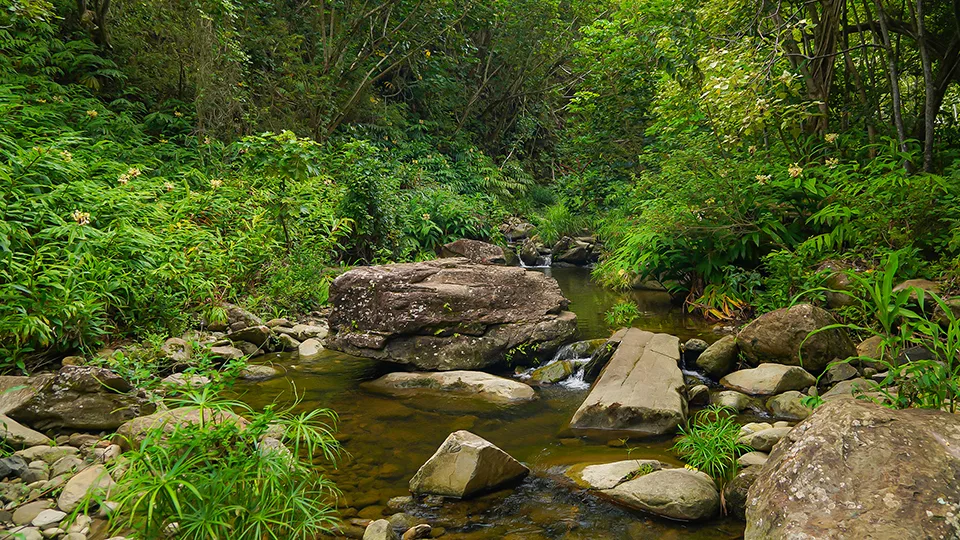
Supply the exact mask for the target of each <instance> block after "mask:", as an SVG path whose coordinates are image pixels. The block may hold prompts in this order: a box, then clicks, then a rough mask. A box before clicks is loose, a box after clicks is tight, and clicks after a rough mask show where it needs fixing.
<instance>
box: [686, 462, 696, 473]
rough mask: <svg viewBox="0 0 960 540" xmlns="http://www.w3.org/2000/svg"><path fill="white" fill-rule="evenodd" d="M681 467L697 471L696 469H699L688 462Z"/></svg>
mask: <svg viewBox="0 0 960 540" xmlns="http://www.w3.org/2000/svg"><path fill="white" fill-rule="evenodd" d="M683 468H684V469H690V470H691V471H698V470H699V469H697V468H696V467H694V466H693V465H690V464H689V463H688V464H686V465H684V466H683Z"/></svg>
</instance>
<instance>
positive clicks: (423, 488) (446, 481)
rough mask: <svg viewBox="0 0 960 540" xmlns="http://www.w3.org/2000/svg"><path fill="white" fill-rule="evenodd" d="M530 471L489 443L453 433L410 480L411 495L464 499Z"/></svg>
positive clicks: (513, 480)
mask: <svg viewBox="0 0 960 540" xmlns="http://www.w3.org/2000/svg"><path fill="white" fill-rule="evenodd" d="M529 472H530V470H529V469H527V467H525V466H524V465H523V464H521V463H520V462H519V461H517V460H515V459H513V458H512V457H510V455H508V454H507V453H506V452H504V451H503V450H501V449H499V448H497V447H496V446H495V445H494V444H493V443H491V442H489V441H487V440H485V439H483V438H481V437H478V436H476V435H474V434H473V433H470V432H469V431H463V430H461V431H456V432H454V433H451V434H450V436H449V437H447V439H446V440H445V441H444V442H443V444H442V445H440V448H438V449H437V452H436V453H435V454H434V455H433V456H432V457H431V458H430V459H428V460H427V462H426V463H424V464H423V467H421V468H420V470H419V471H417V474H415V475H414V476H413V478H412V479H411V480H410V491H411V492H413V493H414V494H418V495H422V494H431V495H442V496H444V497H455V498H458V499H459V498H465V497H470V496H473V495H476V494H479V493H483V492H486V491H490V490H492V489H494V488H497V487H500V486H503V485H505V484H509V483H511V482H515V481H518V480H520V479H522V478H523V477H525V476H526V475H527V474H528V473H529Z"/></svg>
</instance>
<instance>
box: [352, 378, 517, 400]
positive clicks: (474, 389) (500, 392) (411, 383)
mask: <svg viewBox="0 0 960 540" xmlns="http://www.w3.org/2000/svg"><path fill="white" fill-rule="evenodd" d="M361 387H362V388H365V389H367V390H373V391H376V392H382V393H386V394H391V395H399V396H409V395H416V394H420V393H426V392H441V393H446V394H456V395H461V396H468V397H476V398H479V399H484V400H490V401H494V402H497V403H504V404H510V403H524V402H527V401H532V400H534V399H536V394H535V393H534V391H533V388H530V386H529V385H526V384H523V383H522V382H519V381H514V380H511V379H506V378H503V377H497V376H496V375H490V374H489V373H483V372H479V371H442V372H428V373H421V372H413V373H408V372H398V373H390V374H387V375H384V376H383V377H380V378H379V379H377V380H374V381H370V382H366V383H363V384H362V385H361Z"/></svg>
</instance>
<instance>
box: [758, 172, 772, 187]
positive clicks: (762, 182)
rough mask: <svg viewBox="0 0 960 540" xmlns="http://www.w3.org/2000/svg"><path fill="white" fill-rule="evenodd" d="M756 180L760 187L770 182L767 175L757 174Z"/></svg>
mask: <svg viewBox="0 0 960 540" xmlns="http://www.w3.org/2000/svg"><path fill="white" fill-rule="evenodd" d="M756 178H757V183H758V184H760V185H761V186H765V185H767V182H769V181H770V175H769V174H758V175H757V177H756Z"/></svg>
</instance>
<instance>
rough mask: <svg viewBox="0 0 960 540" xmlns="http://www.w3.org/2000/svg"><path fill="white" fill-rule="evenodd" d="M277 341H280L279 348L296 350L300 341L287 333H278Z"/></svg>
mask: <svg viewBox="0 0 960 540" xmlns="http://www.w3.org/2000/svg"><path fill="white" fill-rule="evenodd" d="M277 341H279V342H280V348H281V349H283V350H285V351H296V350H298V349H299V348H300V342H299V341H297V340H296V339H295V338H294V337H292V336H290V335H288V334H279V335H278V336H277Z"/></svg>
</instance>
